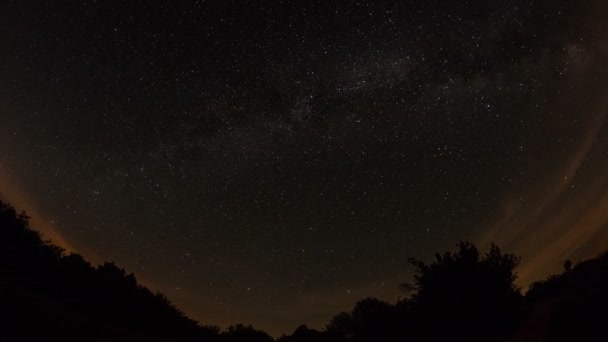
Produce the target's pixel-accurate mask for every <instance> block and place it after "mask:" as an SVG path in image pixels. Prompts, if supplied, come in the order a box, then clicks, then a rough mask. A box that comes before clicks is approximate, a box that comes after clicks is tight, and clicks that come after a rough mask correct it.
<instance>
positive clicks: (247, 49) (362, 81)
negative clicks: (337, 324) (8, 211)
mask: <svg viewBox="0 0 608 342" xmlns="http://www.w3.org/2000/svg"><path fill="white" fill-rule="evenodd" d="M0 13H1V14H0V46H1V49H0V198H1V199H2V200H5V201H9V202H10V203H12V204H13V205H14V206H16V207H17V209H25V210H26V211H27V212H28V213H29V215H30V216H32V217H33V219H32V220H33V221H32V224H33V226H35V228H37V229H39V230H40V231H41V232H43V233H44V235H45V236H46V237H49V238H51V239H52V240H53V241H54V242H56V243H58V244H60V245H61V246H63V247H65V248H66V249H67V250H69V251H74V252H78V253H81V254H83V255H84V256H85V257H86V258H87V259H89V260H91V261H92V262H93V263H97V262H100V261H103V260H114V261H116V262H117V263H118V264H119V265H121V266H122V267H124V268H126V269H127V270H128V271H130V272H134V273H135V274H136V276H137V277H138V279H139V280H140V281H141V282H142V283H143V284H145V285H146V286H149V287H151V288H152V289H155V290H159V291H162V292H164V293H166V294H167V295H168V296H169V298H170V299H171V300H172V301H173V302H174V303H175V304H176V305H177V306H178V307H180V308H181V309H183V310H184V311H185V312H186V313H187V314H188V315H190V316H191V317H193V318H195V319H197V320H199V321H201V322H202V323H204V324H218V325H220V326H224V327H225V326H226V325H229V324H233V323H238V322H244V323H252V324H253V325H254V326H255V327H256V328H260V329H264V330H267V331H268V332H270V333H272V334H274V335H278V334H281V333H288V332H291V331H292V330H293V329H295V328H296V327H297V326H298V325H299V324H301V323H306V324H308V325H309V326H312V327H316V328H322V327H323V324H324V323H325V322H327V320H328V319H329V318H330V317H331V316H333V315H334V314H336V313H338V312H339V311H342V310H348V309H349V308H351V307H352V305H353V304H354V303H355V302H356V301H357V300H358V299H361V298H364V297H368V296H375V297H379V298H382V299H385V300H388V301H395V300H396V299H397V298H399V297H400V296H403V294H402V293H400V292H399V288H398V284H399V283H401V282H403V281H405V280H407V279H408V277H409V276H411V269H410V268H409V267H408V264H407V258H408V257H410V256H416V257H420V258H421V259H423V260H428V259H429V258H430V257H432V254H433V253H434V252H436V251H444V250H447V249H450V248H452V247H454V244H455V243H456V242H458V241H460V240H469V241H472V242H474V243H477V244H479V245H480V247H484V246H487V245H488V244H489V243H491V242H496V243H498V244H499V245H500V246H501V247H503V249H506V250H507V251H512V252H515V253H517V254H518V255H520V256H522V257H523V263H522V265H521V267H520V268H519V274H520V280H519V281H520V284H521V285H522V286H526V285H527V284H529V282H530V281H532V280H535V279H539V278H542V277H544V276H546V275H547V274H549V273H551V272H557V271H559V270H560V269H561V265H563V260H565V259H566V258H571V259H573V260H579V259H581V258H588V257H593V256H595V255H596V254H597V253H599V252H600V251H602V250H605V249H608V176H607V175H608V127H606V126H607V123H606V122H607V120H608V119H607V114H608V87H607V85H608V27H607V25H608V24H607V22H606V20H605V18H606V16H607V15H608V4H606V2H605V1H603V0H588V1H570V0H568V1H566V0H551V1H549V0H525V1H524V0H461V1H453V0H424V1H423V0H404V1H398V2H393V3H390V2H379V1H376V2H371V1H369V2H367V1H348V2H346V1H345V2H342V1H316V0H314V1H306V2H303V1H189V2H173V1H166V2H152V1H101V0H98V1H91V0H87V1H79V2H60V1H16V0H13V1H8V0H7V1H2V4H1V5H0Z"/></svg>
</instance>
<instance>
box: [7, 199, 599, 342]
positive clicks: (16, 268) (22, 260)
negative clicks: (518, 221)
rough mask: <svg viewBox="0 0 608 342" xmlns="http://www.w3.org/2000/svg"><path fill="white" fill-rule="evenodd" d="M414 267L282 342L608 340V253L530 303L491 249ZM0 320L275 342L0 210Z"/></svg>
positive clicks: (65, 332)
mask: <svg viewBox="0 0 608 342" xmlns="http://www.w3.org/2000/svg"><path fill="white" fill-rule="evenodd" d="M556 262H558V261H556ZM411 263H412V265H413V266H414V270H415V276H414V279H413V281H412V282H411V283H406V284H403V285H402V287H403V289H404V291H406V292H408V293H409V297H408V298H407V299H404V300H400V301H397V302H396V303H394V304H391V303H386V302H383V301H380V300H377V299H373V298H368V299H364V300H361V301H359V302H358V303H357V304H356V305H355V307H354V308H353V310H352V311H351V312H348V313H347V312H344V313H340V314H338V315H336V316H335V317H334V318H333V319H332V320H331V321H330V322H329V323H328V324H327V326H326V327H325V329H323V330H322V331H317V330H314V329H309V328H307V327H306V326H301V327H299V328H297V329H296V330H295V331H294V333H293V334H291V335H289V336H282V337H281V338H279V339H278V340H279V341H281V342H308V341H319V342H323V341H387V342H390V341H446V340H455V341H501V340H502V341H608V253H606V254H604V255H603V256H601V257H599V258H597V259H592V260H588V261H585V262H581V263H579V264H577V265H575V266H572V265H571V263H569V262H566V264H565V267H564V272H563V273H562V274H559V275H554V276H551V277H549V278H547V279H546V280H544V281H540V282H537V283H534V284H533V285H532V286H531V288H530V290H529V291H528V292H527V293H526V294H525V295H523V294H522V293H521V291H520V289H519V288H518V287H517V286H516V285H515V283H514V281H515V279H516V273H515V269H516V267H517V266H518V264H519V258H517V257H515V256H514V255H512V254H504V253H502V252H501V251H500V249H498V247H496V246H492V248H491V249H490V250H489V251H488V252H486V253H485V254H480V253H479V251H478V250H477V248H476V247H475V246H473V245H472V244H469V243H460V244H459V245H458V250H457V251H456V252H446V253H443V254H437V255H436V258H435V260H434V261H433V262H432V263H430V264H426V263H423V262H420V261H418V260H415V259H412V260H411ZM0 310H1V311H0V341H42V340H45V341H46V340H51V341H54V340H63V341H226V342H231V341H243V342H258V341H259V342H269V341H272V338H271V337H270V336H269V335H267V334H266V333H264V332H262V331H258V330H255V329H253V328H252V327H251V326H243V325H236V326H233V327H230V328H228V329H227V330H225V331H220V330H219V329H218V328H217V327H213V326H203V325H200V324H198V323H197V322H195V321H194V320H192V319H190V318H188V317H187V316H186V315H185V314H184V313H183V312H181V311H180V310H179V309H177V308H176V307H175V306H173V305H172V304H171V302H170V301H169V300H168V299H167V298H166V297H165V296H164V295H162V294H159V293H156V294H155V293H152V292H151V291H150V290H148V289H147V288H145V287H143V286H141V285H139V284H138V283H137V281H136V279H135V277H134V276H133V275H132V274H127V273H126V272H125V271H124V270H123V269H121V268H119V267H117V266H116V265H115V264H114V263H105V264H103V265H100V266H98V267H93V266H91V265H90V264H89V263H88V262H86V261H85V260H84V259H83V258H82V257H81V256H80V255H77V254H69V255H66V254H65V253H64V252H63V250H62V249H61V248H58V247H56V246H54V245H53V244H51V243H50V242H47V241H44V240H42V238H41V236H40V234H39V233H37V232H36V231H34V230H32V229H30V227H29V225H28V218H27V216H25V214H17V213H16V212H15V210H14V209H13V208H12V207H10V206H9V205H6V204H4V203H2V202H0Z"/></svg>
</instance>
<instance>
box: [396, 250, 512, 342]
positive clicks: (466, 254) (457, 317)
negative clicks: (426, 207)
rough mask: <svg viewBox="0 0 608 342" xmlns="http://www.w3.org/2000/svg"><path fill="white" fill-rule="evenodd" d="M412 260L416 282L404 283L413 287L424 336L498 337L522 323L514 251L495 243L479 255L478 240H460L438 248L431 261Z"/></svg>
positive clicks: (416, 316) (419, 329)
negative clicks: (445, 248)
mask: <svg viewBox="0 0 608 342" xmlns="http://www.w3.org/2000/svg"><path fill="white" fill-rule="evenodd" d="M410 262H411V264H412V265H413V266H414V267H415V272H416V274H415V276H414V282H413V284H405V285H403V287H405V288H408V289H413V290H414V294H413V295H412V298H411V302H412V305H413V307H412V310H413V311H414V314H413V315H412V317H413V319H414V320H415V326H416V330H417V331H416V333H417V335H419V336H420V337H421V338H425V339H433V340H440V339H449V338H450V337H453V336H461V337H463V338H466V339H486V340H496V339H498V338H503V337H505V336H507V335H508V333H509V331H511V329H512V328H513V327H514V326H515V325H516V324H517V323H518V320H519V317H520V315H521V312H522V308H523V302H522V299H523V297H522V295H521V293H520V289H519V288H518V287H517V286H516V285H515V283H514V281H515V279H516V277H517V276H516V273H515V268H516V267H517V266H518V265H519V262H520V260H519V258H517V257H516V256H514V255H513V254H503V253H502V252H501V251H500V249H499V248H498V247H497V246H495V245H492V246H491V247H490V250H489V251H488V252H487V253H486V254H485V255H483V256H480V254H479V251H478V250H477V248H476V247H475V246H474V245H472V244H470V243H468V242H461V243H459V244H458V251H457V252H445V253H443V254H439V253H437V254H435V260H434V261H433V262H432V263H431V264H428V265H427V264H426V263H424V262H422V261H419V260H416V259H413V258H412V259H410ZM438 326H439V327H441V329H437V327H438Z"/></svg>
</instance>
